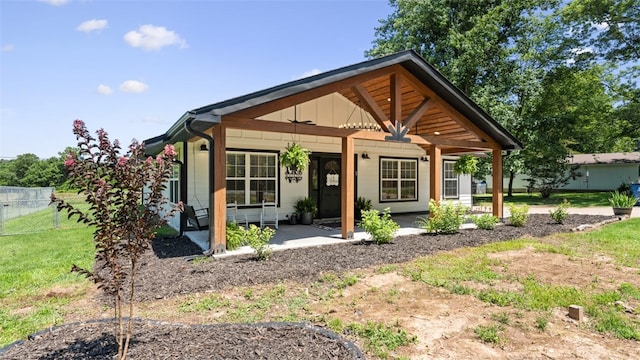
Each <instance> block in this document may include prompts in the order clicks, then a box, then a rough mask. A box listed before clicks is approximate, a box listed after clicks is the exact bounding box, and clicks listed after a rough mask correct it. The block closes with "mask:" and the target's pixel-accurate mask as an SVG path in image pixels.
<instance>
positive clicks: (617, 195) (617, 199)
mask: <svg viewBox="0 0 640 360" xmlns="http://www.w3.org/2000/svg"><path fill="white" fill-rule="evenodd" d="M637 202H638V199H637V198H636V197H635V196H633V195H628V194H625V193H623V192H622V193H621V192H619V191H615V192H612V193H611V197H610V198H609V203H610V204H611V206H612V207H613V214H614V215H627V216H630V215H631V212H632V211H633V206H634V205H635V204H636V203H637Z"/></svg>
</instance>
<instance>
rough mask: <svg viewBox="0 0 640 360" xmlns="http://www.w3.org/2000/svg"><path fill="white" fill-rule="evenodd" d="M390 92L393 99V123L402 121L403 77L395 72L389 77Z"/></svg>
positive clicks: (391, 112)
mask: <svg viewBox="0 0 640 360" xmlns="http://www.w3.org/2000/svg"><path fill="white" fill-rule="evenodd" d="M389 88H390V89H389V94H390V95H391V96H390V99H389V100H391V111H390V112H389V113H390V114H391V123H392V124H395V123H396V121H402V120H403V119H402V78H401V77H400V76H399V75H397V74H396V73H393V74H391V75H390V78H389ZM405 126H406V125H405ZM407 127H408V126H407Z"/></svg>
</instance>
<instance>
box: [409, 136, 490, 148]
mask: <svg viewBox="0 0 640 360" xmlns="http://www.w3.org/2000/svg"><path fill="white" fill-rule="evenodd" d="M419 136H421V137H422V138H423V139H425V140H426V141H428V142H430V143H431V144H436V145H441V146H455V147H463V148H473V149H484V150H485V151H486V150H494V149H499V148H500V147H499V146H497V145H496V144H490V143H486V142H480V141H465V140H454V139H447V138H445V137H442V136H432V135H419Z"/></svg>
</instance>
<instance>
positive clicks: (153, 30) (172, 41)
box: [124, 24, 187, 50]
mask: <svg viewBox="0 0 640 360" xmlns="http://www.w3.org/2000/svg"><path fill="white" fill-rule="evenodd" d="M124 41H126V42H127V44H129V45H131V46H133V47H141V48H143V49H145V50H160V49H161V48H163V47H165V46H169V45H176V46H178V47H181V48H184V47H187V42H186V41H185V40H184V39H182V38H181V37H180V35H178V34H176V33H175V32H174V31H171V30H167V28H165V27H164V26H154V25H149V24H147V25H142V26H140V28H139V29H138V30H131V31H129V32H128V33H126V34H125V35H124Z"/></svg>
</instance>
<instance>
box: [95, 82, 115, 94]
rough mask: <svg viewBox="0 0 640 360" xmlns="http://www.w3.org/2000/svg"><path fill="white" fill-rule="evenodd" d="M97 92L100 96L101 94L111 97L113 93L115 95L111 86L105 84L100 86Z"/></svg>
mask: <svg viewBox="0 0 640 360" xmlns="http://www.w3.org/2000/svg"><path fill="white" fill-rule="evenodd" d="M96 91H97V92H98V94H101V95H111V93H113V90H111V88H110V87H109V86H107V85H104V84H100V85H98V88H97V89H96Z"/></svg>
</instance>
